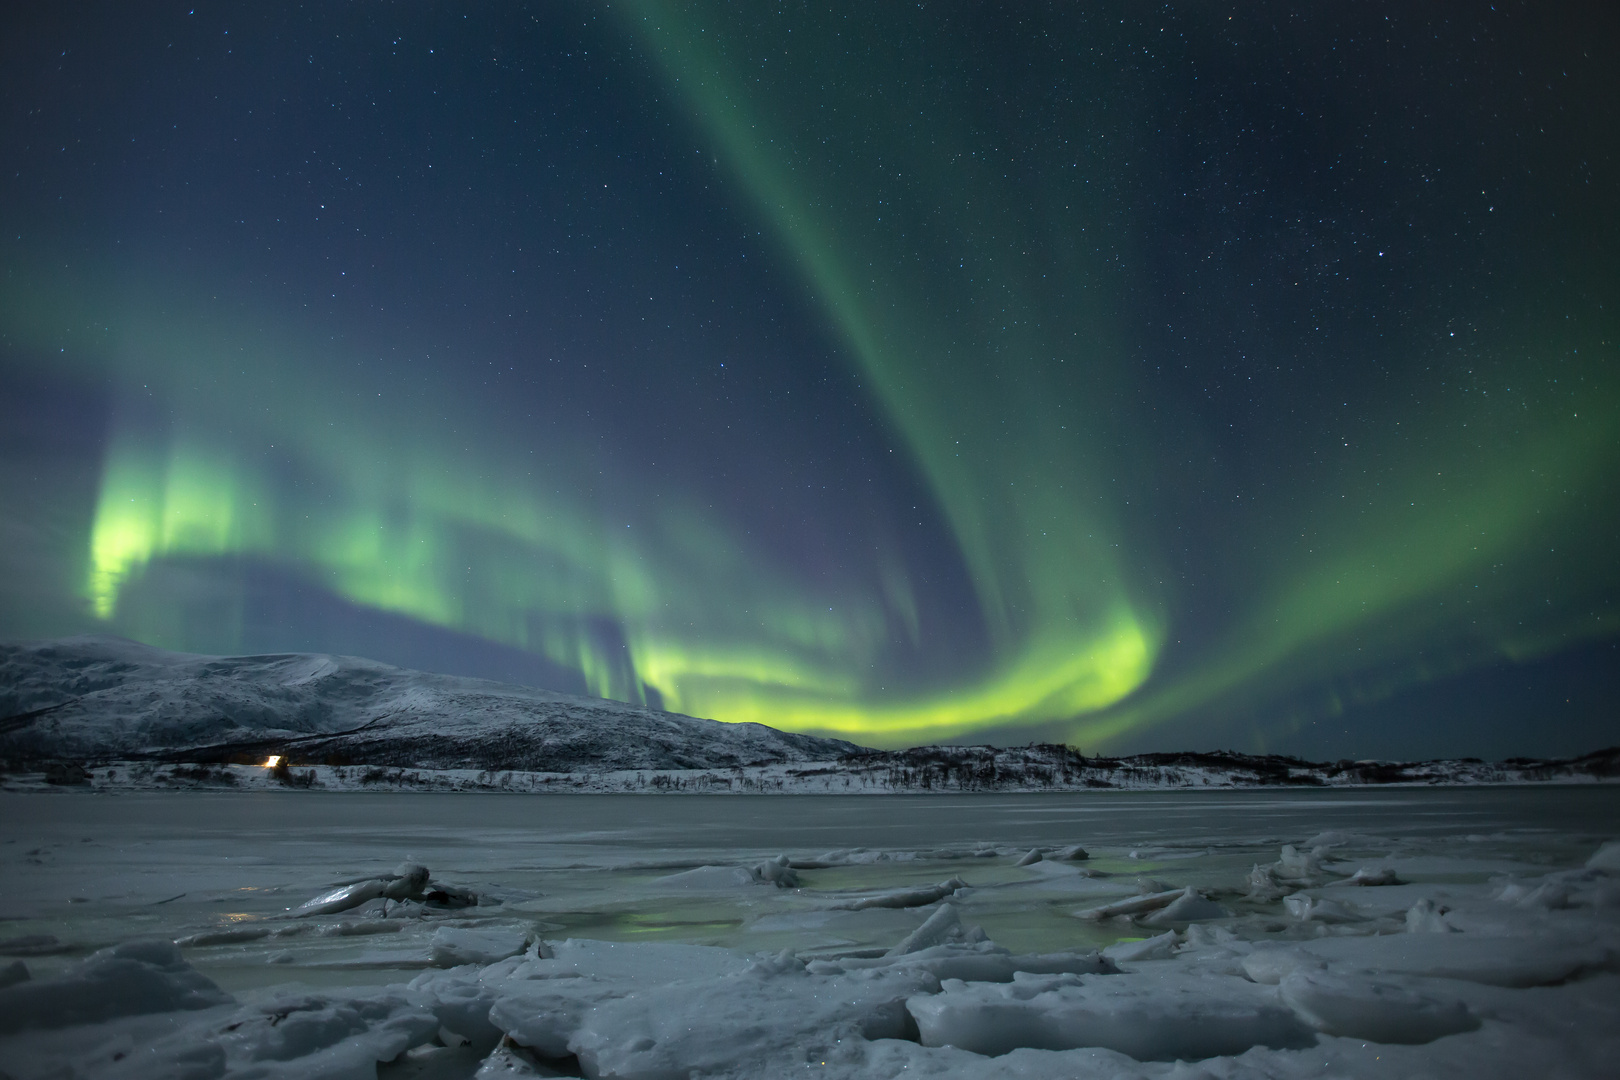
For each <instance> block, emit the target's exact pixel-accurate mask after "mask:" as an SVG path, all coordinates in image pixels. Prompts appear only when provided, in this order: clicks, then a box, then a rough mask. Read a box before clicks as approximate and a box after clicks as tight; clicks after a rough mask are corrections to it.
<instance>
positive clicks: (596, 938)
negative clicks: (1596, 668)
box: [0, 787, 1620, 1080]
mask: <svg viewBox="0 0 1620 1080" xmlns="http://www.w3.org/2000/svg"><path fill="white" fill-rule="evenodd" d="M1617 811H1620V788H1612V787H1601V788H1599V787H1594V788H1582V789H1563V790H1527V789H1509V790H1502V789H1484V790H1481V789H1474V790H1466V789H1465V790H1455V789H1454V790H1446V791H1413V790H1401V791H1389V792H1371V793H1369V792H1355V793H1339V792H1299V791H1289V792H1253V791H1250V792H1223V793H1218V794H1217V795H1214V796H1211V795H1208V794H1200V793H1169V794H1142V793H1120V792H1109V793H1097V794H1090V795H1088V794H1078V795H1076V794H1059V795H1021V796H1013V797H1009V796H982V797H920V798H915V799H912V798H897V797H894V796H889V797H884V798H881V799H861V798H828V797H810V798H795V797H786V796H775V797H763V798H757V799H756V798H739V797H735V796H733V797H724V798H717V799H703V798H693V797H687V798H678V799H670V798H659V797H646V796H620V797H614V796H561V797H524V796H504V797H503V796H477V795H420V796H417V795H400V794H389V795H383V796H368V795H357V794H323V793H310V792H304V793H294V792H289V793H275V794H271V793H250V794H242V795H234V796H232V795H210V794H201V793H177V794H171V795H120V796H107V795H87V794H80V793H74V794H67V793H64V794H55V795H26V796H15V795H13V796H0V866H3V868H4V870H5V874H6V881H7V883H8V884H7V889H6V891H5V893H4V899H3V900H0V905H3V906H0V917H3V919H4V922H0V1063H3V1064H0V1072H3V1073H4V1074H5V1075H6V1076H10V1077H15V1078H17V1080H24V1078H28V1077H47V1076H49V1077H58V1076H60V1077H87V1078H94V1077H109V1078H111V1077H154V1078H156V1077H196V1078H205V1077H241V1078H247V1077H262V1078H280V1077H289V1078H290V1077H333V1078H337V1077H366V1078H368V1080H369V1078H371V1077H383V1078H396V1080H403V1078H406V1077H413V1078H415V1077H421V1078H429V1077H442V1078H450V1077H472V1076H474V1075H475V1074H476V1075H479V1076H483V1077H493V1076H547V1075H585V1076H604V1077H606V1076H611V1077H640V1078H664V1077H669V1078H675V1077H689V1076H698V1077H737V1078H742V1077H762V1076H778V1075H785V1074H788V1073H790V1072H791V1073H799V1072H801V1071H802V1072H807V1073H808V1072H814V1073H815V1074H817V1075H823V1076H830V1077H848V1078H857V1077H872V1078H889V1077H902V1076H905V1077H913V1076H938V1077H965V1078H975V1077H984V1078H988V1077H1027V1078H1048V1077H1050V1078H1058V1077H1089V1076H1096V1077H1109V1078H1114V1077H1138V1076H1140V1077H1188V1078H1190V1077H1195V1076H1204V1077H1223V1078H1242V1077H1256V1078H1259V1077H1268V1078H1286V1077H1312V1076H1323V1075H1332V1076H1366V1077H1381V1076H1405V1075H1416V1074H1423V1075H1427V1076H1433V1077H1447V1076H1455V1077H1493V1076H1503V1077H1510V1076H1511V1077H1518V1076H1521V1075H1526V1074H1532V1073H1533V1074H1536V1075H1558V1076H1570V1077H1581V1076H1593V1077H1597V1076H1608V1075H1612V1063H1613V1061H1614V1060H1615V1056H1616V1054H1617V1053H1620V846H1613V845H1612V844H1610V845H1608V846H1606V842H1608V841H1611V840H1612V838H1613V833H1614V832H1615V831H1616V825H1615V823H1616V822H1617V821H1620V813H1617ZM1076 845H1083V847H1084V850H1085V852H1088V853H1089V856H1090V857H1089V858H1076V857H1074V856H1073V854H1072V849H1074V848H1075V846H1076ZM1032 852H1033V853H1037V854H1039V855H1040V856H1041V857H1039V858H1031V853H1032ZM401 860H404V861H405V862H406V863H410V864H420V865H421V866H424V867H429V868H431V877H432V880H431V881H430V882H428V883H427V884H422V885H420V886H418V883H415V882H413V883H412V887H411V889H410V890H405V891H408V892H409V894H410V896H411V897H415V899H406V900H403V901H400V900H395V901H393V902H389V901H388V898H387V897H386V896H384V895H379V896H378V897H377V898H375V899H372V900H368V901H366V902H364V903H362V904H360V906H358V907H354V908H351V909H347V910H343V911H341V912H333V913H330V914H318V915H312V916H307V917H303V918H293V917H291V916H292V914H293V912H294V911H295V910H297V909H298V908H299V907H300V906H301V905H303V904H304V903H305V902H306V901H308V900H310V899H311V898H313V897H317V896H320V895H322V894H327V893H331V892H333V891H334V890H342V889H346V888H349V887H350V886H352V885H353V884H354V883H356V882H372V881H378V880H387V878H388V875H389V873H390V872H391V871H390V868H393V867H395V866H396V864H399V863H400V862H401ZM362 891H363V890H362ZM379 891H381V890H379ZM395 891H396V892H401V891H402V890H395ZM474 900H476V902H473V901H474ZM385 903H386V904H387V912H386V914H385V913H384V910H383V908H384V905H385Z"/></svg>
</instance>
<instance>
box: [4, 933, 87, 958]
mask: <svg viewBox="0 0 1620 1080" xmlns="http://www.w3.org/2000/svg"><path fill="white" fill-rule="evenodd" d="M69 948H71V946H68V945H63V944H62V943H61V942H60V941H57V940H56V935H55V934H23V935H22V936H21V937H13V938H6V939H5V940H4V941H0V956H50V955H51V954H53V953H61V952H67V951H68V949H69Z"/></svg>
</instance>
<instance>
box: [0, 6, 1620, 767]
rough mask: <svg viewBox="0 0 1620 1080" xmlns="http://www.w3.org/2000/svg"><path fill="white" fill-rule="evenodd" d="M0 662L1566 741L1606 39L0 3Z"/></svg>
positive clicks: (1605, 236) (731, 708) (647, 9)
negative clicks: (255, 667)
mask: <svg viewBox="0 0 1620 1080" xmlns="http://www.w3.org/2000/svg"><path fill="white" fill-rule="evenodd" d="M5 18H6V20H7V31H6V33H5V34H4V45H3V46H0V48H3V50H4V53H3V63H0V66H3V71H4V74H0V80H3V82H0V85H3V86H4V98H5V104H6V113H5V120H4V124H5V128H4V136H3V138H4V145H5V147H6V155H5V158H6V161H7V163H8V168H7V169H6V170H5V175H4V177H3V179H0V183H3V184H4V192H3V197H0V223H3V225H4V230H3V232H0V240H3V242H4V249H3V252H0V260H3V263H0V273H3V275H4V276H3V281H4V294H3V296H0V397H3V398H4V402H5V404H4V406H3V408H4V419H5V428H6V431H7V435H6V441H5V443H4V449H3V451H0V528H3V529H4V530H5V532H4V537H3V540H4V543H3V545H0V546H3V547H4V551H3V553H0V633H3V634H6V635H8V636H13V637H41V636H49V635H55V634H66V633H77V632H114V633H121V634H125V635H127V636H131V637H136V638H138V639H141V640H146V641H149V642H151V643H153V644H158V645H163V646H166V647H171V648H181V649H187V650H192V651H201V652H222V653H223V652H240V651H279V650H323V651H341V652H355V653H360V654H364V655H370V656H373V657H375V658H377V659H380V660H384V661H388V662H393V663H402V664H409V665H412V666H419V667H425V668H429V669H433V670H445V671H454V672H461V673H468V674H478V675H487V676H491V677H501V678H514V679H520V680H522V681H528V682H535V683H540V684H543V685H548V686H551V687H553V688H556V689H561V690H573V691H579V692H589V693H593V694H598V695H602V696H609V697H614V698H619V699H622V700H630V701H645V702H647V703H649V704H653V705H657V706H661V707H665V708H669V709H672V710H678V711H681V712H687V713H691V714H693V715H698V716H707V717H713V718H716V719H721V720H756V721H760V722H763V723H767V724H771V725H773V726H777V727H783V728H787V729H791V730H800V731H812V732H817V733H834V734H838V735H841V736H843V737H847V738H851V739H853V740H855V741H857V742H863V743H869V744H872V745H911V744H915V743H920V742H925V741H931V740H938V739H965V740H969V741H986V740H988V741H997V742H1011V741H1025V740H1028V739H1031V738H1042V739H1052V740H1057V741H1066V742H1070V743H1073V744H1077V745H1080V746H1081V747H1082V748H1083V749H1086V750H1097V749H1108V750H1133V749H1172V748H1174V749H1179V748H1188V747H1191V748H1203V747H1214V746H1231V747H1234V748H1238V749H1250V750H1252V749H1265V750H1286V751H1291V752H1301V753H1314V754H1331V755H1343V756H1374V755H1387V756H1396V755H1406V756H1412V755H1422V754H1430V753H1458V754H1462V753H1479V754H1486V755H1488V754H1492V753H1564V752H1579V751H1581V750H1585V749H1590V748H1591V747H1592V746H1594V745H1598V744H1600V743H1602V742H1604V741H1608V742H1612V741H1614V740H1615V738H1616V736H1617V735H1620V711H1617V710H1616V708H1615V705H1614V698H1613V694H1614V693H1615V692H1616V691H1620V675H1617V674H1616V672H1617V671H1620V664H1617V663H1616V660H1617V659H1620V658H1617V656H1616V643H1617V640H1620V639H1617V638H1616V631H1617V630H1620V608H1617V606H1616V603H1615V600H1616V595H1617V594H1616V589H1617V586H1620V559H1617V558H1616V556H1615V554H1614V553H1615V552H1616V551H1617V550H1620V528H1617V526H1620V513H1617V499H1616V494H1615V492H1616V487H1617V486H1616V483H1615V481H1616V478H1617V476H1620V444H1617V436H1620V375H1617V374H1616V370H1615V363H1616V351H1615V335H1616V333H1617V330H1620V327H1617V326H1616V325H1615V318H1614V314H1613V312H1614V310H1615V304H1616V303H1617V302H1620V295H1617V294H1620V217H1617V215H1620V210H1617V207H1620V200H1617V196H1620V139H1617V138H1616V136H1615V134H1614V133H1615V132H1616V131H1617V130H1620V75H1617V74H1616V73H1615V71H1613V70H1612V68H1613V65H1612V63H1611V62H1610V61H1609V59H1608V58H1609V57H1610V56H1612V54H1613V46H1614V45H1616V44H1617V43H1620V34H1617V32H1616V31H1617V29H1620V22H1617V16H1616V15H1615V14H1614V13H1613V12H1610V11H1606V10H1600V9H1596V8H1595V9H1594V10H1593V11H1590V12H1585V13H1580V14H1578V15H1577V14H1574V13H1571V12H1568V11H1566V12H1545V11H1539V10H1537V9H1535V8H1533V7H1530V6H1525V5H1515V4H1507V5H1503V4H1498V5H1496V6H1495V7H1492V6H1491V5H1488V4H1480V5H1465V4H1455V5H1428V6H1425V5H1417V6H1413V5H1382V6H1381V5H1363V6H1357V7H1356V8H1354V9H1353V10H1347V11H1343V12H1328V11H1321V12H1304V13H1302V12H1299V11H1295V10H1291V9H1289V8H1287V7H1284V6H1281V5H1244V6H1241V7H1238V6H1231V5H1225V6H1221V5H1214V4H1191V5H1171V6H1165V7H1152V8H1148V7H1143V6H1140V5H1122V4H1113V5H1087V6H1083V7H1080V8H1076V7H1071V6H1066V5H1054V6H1032V5H1013V6H1008V7H996V6H989V5H977V4H957V5H950V4H940V5H934V4H927V5H920V6H915V7H910V8H907V9H905V10H901V9H899V8H894V7H891V6H887V5H847V6H845V7H842V8H837V9H826V10H824V9H821V8H814V9H812V8H808V7H804V6H785V7H781V8H765V7H760V6H758V5H725V4H718V3H713V4H711V3H697V4H666V3H658V2H653V0H636V2H633V3H628V4H623V5H620V4H614V5H611V6H609V5H591V4H561V5H533V6H530V7H527V8H525V7H521V6H516V5H514V6H512V7H509V8H503V9H501V10H498V11H471V10H469V11H468V12H466V13H462V12H460V11H452V10H450V9H441V8H439V7H430V6H427V5H408V6H404V7H390V8H382V7H374V6H343V7H338V6H332V7H323V8H318V9H316V10H314V11H302V10H299V11H276V10H274V9H272V8H269V7H267V6H256V5H247V6H239V7H233V6H229V5H226V6H215V7H196V8H192V7H174V8H160V9H145V10H142V11H139V12H136V11H132V10H129V9H126V8H125V7H121V6H116V5H106V6H102V7H100V8H95V7H93V6H81V7H78V8H76V9H75V10H74V11H73V12H70V13H63V12H56V13H50V12H40V13H13V14H8V15H7V16H6V17H5Z"/></svg>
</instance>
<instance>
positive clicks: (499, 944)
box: [428, 926, 529, 967]
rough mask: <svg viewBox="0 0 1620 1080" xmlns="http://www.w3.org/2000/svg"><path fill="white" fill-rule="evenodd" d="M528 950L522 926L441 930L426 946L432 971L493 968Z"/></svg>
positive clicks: (527, 934) (527, 940)
mask: <svg viewBox="0 0 1620 1080" xmlns="http://www.w3.org/2000/svg"><path fill="white" fill-rule="evenodd" d="M528 947H529V932H528V930H527V929H526V928H525V927H521V926H492V927H455V926H441V927H439V928H438V929H437V930H435V931H433V937H432V939H431V941H430V942H429V943H428V948H429V950H430V955H431V956H432V958H433V964H434V966H435V967H459V966H460V965H462V964H493V963H494V962H495V961H497V960H505V959H506V958H507V957H509V956H516V955H518V954H519V953H521V952H522V951H523V950H524V949H526V948H528Z"/></svg>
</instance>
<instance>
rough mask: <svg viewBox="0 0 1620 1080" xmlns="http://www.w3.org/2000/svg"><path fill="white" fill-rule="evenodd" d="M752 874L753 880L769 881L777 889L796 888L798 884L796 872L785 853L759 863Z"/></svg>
mask: <svg viewBox="0 0 1620 1080" xmlns="http://www.w3.org/2000/svg"><path fill="white" fill-rule="evenodd" d="M752 874H753V878H754V880H755V881H762V882H770V883H771V884H772V885H775V886H776V887H777V888H778V889H797V888H798V887H799V884H800V883H799V875H798V872H797V871H795V870H794V868H793V867H792V866H791V865H789V860H788V857H787V856H786V855H778V856H777V857H776V858H774V859H770V860H767V861H766V862H762V863H760V864H759V865H758V866H756V867H754V869H753V871H752Z"/></svg>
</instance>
